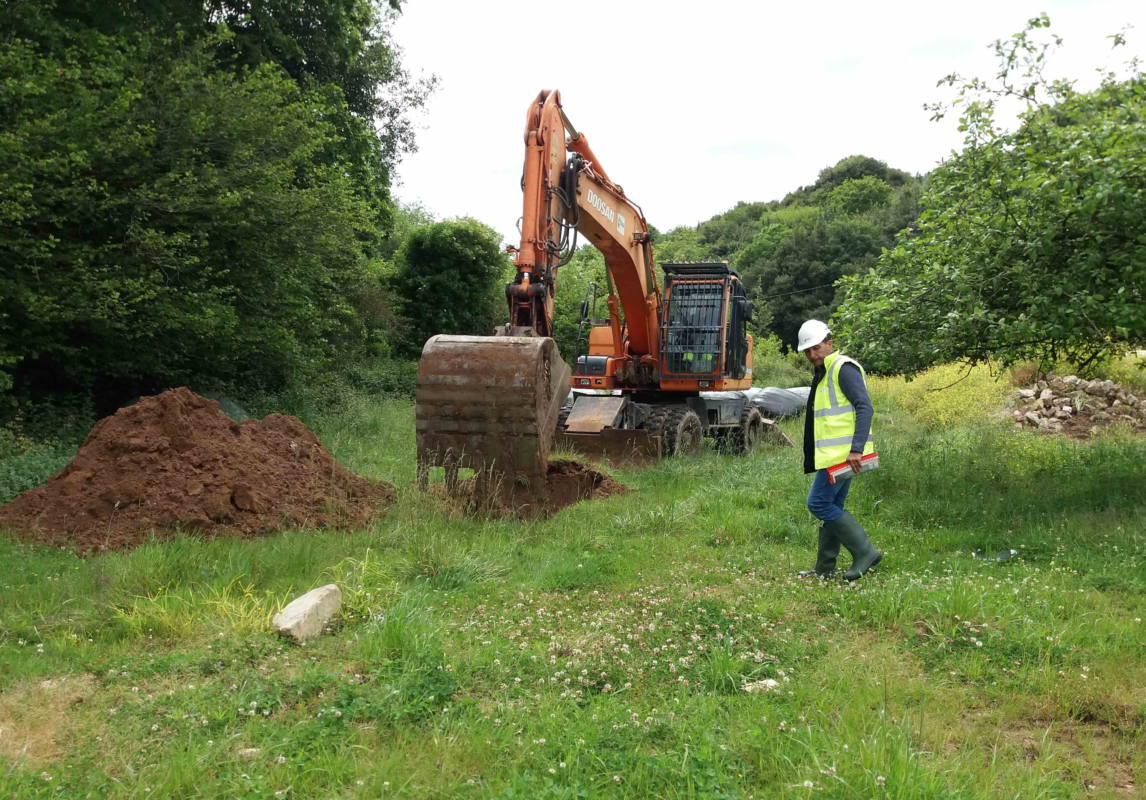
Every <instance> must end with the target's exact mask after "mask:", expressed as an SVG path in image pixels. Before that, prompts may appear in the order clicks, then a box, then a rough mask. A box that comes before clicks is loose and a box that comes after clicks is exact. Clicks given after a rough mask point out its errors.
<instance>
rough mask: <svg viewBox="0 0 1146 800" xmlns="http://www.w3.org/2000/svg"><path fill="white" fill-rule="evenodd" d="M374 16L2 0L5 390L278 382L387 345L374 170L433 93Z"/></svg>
mask: <svg viewBox="0 0 1146 800" xmlns="http://www.w3.org/2000/svg"><path fill="white" fill-rule="evenodd" d="M307 15H309V16H307ZM224 19H229V20H230V21H231V22H233V23H234V24H235V28H234V29H233V28H231V27H229V26H228V25H227V24H220V22H221V21H222V20H224ZM386 19H387V18H386V16H385V15H383V14H382V13H381V12H380V11H378V10H377V9H376V8H375V7H374V6H373V5H370V4H369V3H366V2H359V0H353V2H352V0H328V1H325V2H324V1H323V0H314V1H313V2H310V1H309V0H308V2H306V3H297V2H293V0H273V1H272V2H268V3H261V4H258V6H257V8H255V9H253V10H251V14H249V15H247V16H244V13H243V12H242V8H241V7H240V6H237V5H234V4H223V3H218V2H216V3H206V4H204V3H187V2H182V0H149V2H146V3H141V2H135V1H134V0H109V1H108V2H104V3H89V2H80V1H79V0H55V1H54V2H53V1H52V0H47V1H46V2H36V3H33V2H16V3H8V4H4V5H3V6H2V9H0V31H2V33H0V131H3V133H2V134H0V160H2V163H3V164H4V173H5V174H4V180H3V181H0V218H2V219H3V222H4V224H3V225H2V226H0V262H2V263H3V264H4V267H5V268H4V270H3V271H2V272H0V298H2V305H0V391H4V390H7V389H11V388H13V387H15V390H16V391H17V393H19V394H22V395H26V394H28V393H29V392H33V391H39V390H45V389H46V390H54V391H61V392H66V391H75V390H93V389H94V390H95V391H96V392H97V393H99V392H101V391H103V390H102V389H100V387H105V388H107V387H110V388H107V391H108V392H109V393H110V395H111V396H110V397H109V398H108V402H110V403H112V404H114V403H115V402H116V401H121V400H123V399H126V398H127V397H130V396H132V394H138V393H139V392H140V391H141V390H144V389H146V390H158V389H161V388H164V387H165V386H168V385H172V384H178V383H186V382H194V383H195V384H196V385H200V386H203V385H211V384H212V383H220V382H240V381H241V382H246V383H258V384H262V385H264V386H267V387H268V388H276V387H281V386H283V385H284V384H285V383H287V382H288V381H291V380H294V379H296V378H298V379H306V378H307V377H313V376H314V375H315V374H316V372H318V371H321V370H323V369H326V368H328V367H330V366H331V365H333V364H334V363H335V361H336V359H337V361H338V362H339V363H344V362H345V361H346V360H349V359H354V358H358V357H360V356H362V355H364V354H366V353H367V352H371V351H377V350H378V349H379V348H381V349H383V350H384V349H385V347H384V345H385V341H384V339H383V338H382V337H383V336H384V335H385V333H384V332H387V331H389V330H390V329H391V327H392V323H391V320H392V317H393V314H392V312H391V311H390V309H389V307H388V301H387V297H386V293H385V287H384V284H383V282H382V278H383V277H384V275H385V273H386V270H385V268H384V267H385V258H386V256H387V255H388V253H387V251H386V247H385V239H384V237H383V233H384V232H385V231H386V229H387V227H389V225H390V205H391V201H390V197H389V182H390V172H389V170H390V167H391V165H392V163H393V160H394V159H395V158H397V156H398V155H399V154H400V152H401V151H402V150H403V148H405V147H407V146H409V145H410V144H412V142H411V140H410V139H409V136H408V134H409V131H410V130H412V128H411V127H410V126H409V124H408V120H406V119H405V117H404V116H403V115H404V114H405V112H406V111H408V110H409V109H410V108H414V107H416V106H417V105H418V104H420V102H421V101H422V100H423V99H424V90H428V88H429V87H428V86H427V85H426V84H424V83H423V84H419V83H418V82H411V81H409V80H408V79H407V78H408V76H407V77H403V76H404V73H403V72H402V71H401V66H400V59H399V57H398V53H397V52H396V51H394V50H393V49H392V48H390V49H387V48H389V47H390V46H389V44H388V39H387V38H386V35H387V34H386V26H385V22H386ZM236 31H237V32H236ZM288 40H290V41H293V42H294V44H291V43H290V41H288ZM260 41H261V42H262V44H256V42H260ZM324 65H325V66H324ZM356 81H357V82H356ZM363 81H365V83H363ZM367 84H369V85H367ZM355 86H357V87H358V89H357V90H356V89H355V88H354V87H355ZM403 87H404V88H403ZM359 90H360V91H359ZM356 91H358V94H357V95H356V94H355V92H356ZM395 91H397V92H398V95H399V96H398V97H397V99H395V95H394V92H395ZM419 92H422V93H421V94H419ZM363 93H366V94H368V95H369V98H371V99H369V101H367V100H366V99H364V98H363V96H362V95H363ZM356 97H357V99H355V98H356ZM103 407H104V408H106V407H107V405H106V404H104V405H103ZM112 407H114V405H112Z"/></svg>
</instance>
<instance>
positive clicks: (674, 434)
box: [662, 406, 704, 457]
mask: <svg viewBox="0 0 1146 800" xmlns="http://www.w3.org/2000/svg"><path fill="white" fill-rule="evenodd" d="M703 444H704V426H702V425H701V424H700V417H698V416H697V415H696V412H695V411H693V410H692V409H691V408H688V407H687V406H679V407H677V408H674V409H672V410H671V411H670V412H669V415H668V419H667V420H666V421H665V426H664V439H663V445H662V448H663V449H662V452H663V454H664V455H665V456H666V457H668V456H695V455H696V454H697V453H699V452H700V448H701V446H702V445H703Z"/></svg>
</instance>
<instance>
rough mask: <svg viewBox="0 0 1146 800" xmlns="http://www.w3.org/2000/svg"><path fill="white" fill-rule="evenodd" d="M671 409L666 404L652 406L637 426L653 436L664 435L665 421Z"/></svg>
mask: <svg viewBox="0 0 1146 800" xmlns="http://www.w3.org/2000/svg"><path fill="white" fill-rule="evenodd" d="M671 411H672V409H671V408H668V407H666V406H654V407H653V408H652V409H651V410H650V411H649V415H648V416H647V417H645V421H644V422H642V423H641V424H640V426H639V427H640V428H641V430H645V431H648V432H649V433H650V434H652V435H653V436H664V433H665V430H664V428H665V421H666V420H668V417H669V412H671Z"/></svg>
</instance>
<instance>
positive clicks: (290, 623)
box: [271, 583, 342, 642]
mask: <svg viewBox="0 0 1146 800" xmlns="http://www.w3.org/2000/svg"><path fill="white" fill-rule="evenodd" d="M341 605H342V590H341V589H339V588H338V587H337V586H336V585H334V584H333V583H330V584H327V585H326V586H319V587H318V588H317V589H312V590H310V591H309V592H307V593H306V594H304V595H303V596H302V597H298V598H295V599H294V600H292V601H291V602H290V604H289V605H288V606H287V607H286V608H284V609H283V610H282V611H280V612H279V613H278V614H276V615H275V618H274V619H272V620H271V624H272V625H274V626H275V630H277V631H278V632H279V633H281V634H282V635H283V636H291V637H293V638H294V639H295V641H298V642H305V641H307V640H309V639H314V638H316V637H318V636H321V635H322V629H323V626H324V625H326V623H327V622H329V621H330V618H331V617H333V616H334V615H335V614H336V613H338V609H339V607H341Z"/></svg>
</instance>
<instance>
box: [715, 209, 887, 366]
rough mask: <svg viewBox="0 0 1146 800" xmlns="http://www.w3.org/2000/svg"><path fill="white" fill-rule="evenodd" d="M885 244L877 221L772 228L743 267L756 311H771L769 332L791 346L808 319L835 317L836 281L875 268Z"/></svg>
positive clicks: (860, 219)
mask: <svg viewBox="0 0 1146 800" xmlns="http://www.w3.org/2000/svg"><path fill="white" fill-rule="evenodd" d="M883 243H884V235H883V232H882V231H881V230H880V228H879V226H878V225H877V224H876V223H875V222H873V221H872V220H869V219H865V218H863V217H839V218H835V219H831V220H825V219H819V220H817V221H816V222H814V223H804V224H801V225H798V226H796V227H794V228H791V229H783V228H780V226H770V227H769V228H768V229H765V231H763V232H762V233H761V235H760V236H759V237H757V239H755V240H754V246H753V247H752V248H750V249H748V250H747V251H746V253H745V255H744V257H743V258H742V259H741V260H738V263H742V265H743V266H742V269H743V272H742V274H743V275H744V277H745V282H746V283H747V285H748V287H749V288H750V289H751V290H753V291H754V293H755V295H754V296H755V298H756V305H757V307H758V308H761V309H764V308H767V311H768V314H769V315H770V317H771V319H770V322H769V329H770V330H771V331H772V332H774V333H775V334H776V335H777V336H779V337H780V339H781V340H782V341H783V342H784V343H785V344H786V345H788V346H789V347H791V346H793V345H794V344H795V342H796V332H797V331H798V330H799V328H800V324H801V323H802V322H803V321H804V320H806V319H808V318H810V317H815V318H818V319H827V318H828V317H829V316H830V315H831V312H832V310H833V307H834V302H835V283H836V281H838V280H839V279H840V278H841V277H842V276H844V275H849V274H854V273H856V272H858V271H861V270H865V269H870V268H871V267H872V266H874V264H875V262H876V258H877V257H878V255H879V253H880V251H881V249H882V247H883ZM754 255H755V256H758V258H759V260H751V259H752V258H753V256H754Z"/></svg>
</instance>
